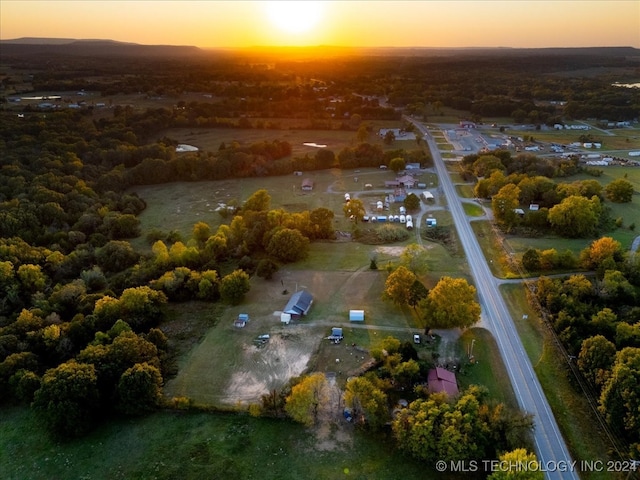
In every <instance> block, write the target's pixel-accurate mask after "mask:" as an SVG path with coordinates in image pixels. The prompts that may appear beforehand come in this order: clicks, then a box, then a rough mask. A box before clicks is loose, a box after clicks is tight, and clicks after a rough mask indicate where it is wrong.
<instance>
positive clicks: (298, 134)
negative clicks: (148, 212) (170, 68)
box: [159, 118, 419, 157]
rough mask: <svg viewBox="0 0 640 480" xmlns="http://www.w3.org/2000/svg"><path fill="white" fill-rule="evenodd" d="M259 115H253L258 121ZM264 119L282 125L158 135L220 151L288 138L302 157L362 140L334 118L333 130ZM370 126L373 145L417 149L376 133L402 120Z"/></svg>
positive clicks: (184, 130)
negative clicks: (236, 145) (272, 127)
mask: <svg viewBox="0 0 640 480" xmlns="http://www.w3.org/2000/svg"><path fill="white" fill-rule="evenodd" d="M257 120H260V119H251V121H257ZM264 121H265V122H274V123H277V124H278V125H280V128H279V129H260V128H252V129H234V128H202V129H197V128H172V129H170V130H165V131H164V132H162V134H161V135H160V137H159V138H162V137H164V136H166V137H169V138H172V139H174V140H176V141H178V143H186V144H189V145H194V146H196V147H198V148H199V149H200V150H205V151H210V152H215V151H218V149H219V147H220V145H221V144H222V143H224V144H225V145H227V146H230V145H231V144H233V143H234V142H236V143H238V144H239V145H242V146H247V145H251V144H254V143H259V142H264V141H273V140H276V139H277V140H280V141H284V142H288V143H289V144H290V145H291V149H292V155H293V156H295V157H303V156H305V155H307V154H308V155H309V156H314V155H315V154H316V153H317V151H318V150H319V149H320V148H326V149H328V150H331V151H333V153H335V154H336V155H337V154H338V153H339V152H340V151H341V150H342V149H343V148H345V147H354V146H356V145H357V144H358V143H359V142H358V139H357V136H356V132H355V131H353V130H339V129H338V126H339V123H340V122H337V121H336V122H335V125H334V127H335V129H334V130H310V129H306V128H303V127H304V125H305V124H307V123H308V121H306V120H294V119H284V118H283V119H280V118H276V119H264ZM367 124H368V125H370V126H371V133H370V134H369V137H368V138H367V140H366V141H367V142H368V143H370V144H372V145H378V146H379V147H381V148H382V149H383V150H394V149H398V148H404V149H407V150H414V149H417V148H419V146H418V144H417V143H416V142H415V141H408V140H395V141H394V142H393V143H391V144H389V145H387V144H385V143H384V142H383V139H382V138H381V137H380V136H378V135H377V132H378V130H379V129H381V128H400V127H401V126H402V124H401V122H400V121H399V120H398V121H368V122H367ZM305 143H307V144H315V145H326V147H317V146H309V145H305Z"/></svg>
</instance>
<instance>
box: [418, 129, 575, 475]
mask: <svg viewBox="0 0 640 480" xmlns="http://www.w3.org/2000/svg"><path fill="white" fill-rule="evenodd" d="M412 122H413V123H414V125H415V126H416V127H417V128H418V129H419V130H420V131H421V132H422V133H423V134H424V139H425V140H426V141H427V144H428V145H429V149H430V150H431V155H432V157H433V160H434V163H435V166H436V171H437V173H438V177H439V178H440V185H441V186H442V188H443V190H444V193H445V195H446V197H447V200H448V204H449V207H450V211H451V214H452V215H453V220H454V222H455V225H456V228H457V230H458V235H459V236H460V241H461V243H462V245H463V247H464V251H465V254H466V256H467V260H468V262H469V266H470V268H471V274H472V275H473V278H474V280H475V285H476V288H477V290H478V296H479V298H480V303H481V305H482V309H483V313H484V315H483V319H484V323H485V327H486V328H487V329H488V330H489V331H490V332H491V333H492V334H493V336H494V337H495V339H496V342H497V343H498V348H499V350H500V354H501V355H502V360H503V361H504V364H505V367H506V368H507V371H508V374H509V378H510V380H511V383H512V385H513V389H514V391H515V394H516V397H517V400H518V404H519V406H520V408H521V409H522V410H524V411H526V412H528V413H531V414H532V415H533V417H534V423H535V428H534V431H533V437H534V442H535V446H536V454H537V456H538V461H539V462H540V464H541V466H542V467H543V469H544V470H545V476H546V478H548V479H578V478H579V477H578V474H577V472H575V469H573V468H569V467H567V466H568V465H569V464H570V462H572V459H571V456H570V454H569V451H568V449H567V446H566V443H565V441H564V439H563V438H562V434H561V433H560V429H559V428H558V424H557V423H556V420H555V418H554V416H553V413H552V412H551V408H550V407H549V403H548V402H547V399H546V397H545V395H544V393H543V391H542V387H541V386H540V382H539V381H538V378H537V376H536V374H535V372H534V370H533V368H532V366H531V362H530V361H529V358H528V357H527V354H526V352H525V350H524V347H523V345H522V342H521V340H520V337H519V336H518V332H517V330H516V327H515V324H514V322H513V319H512V318H511V315H510V313H509V310H508V309H507V306H506V304H505V302H504V299H503V297H502V294H501V293H500V290H499V288H498V282H497V281H496V279H495V277H494V276H493V275H492V274H491V271H490V269H489V266H488V264H487V260H486V259H485V257H484V254H483V252H482V249H481V248H480V245H479V243H478V240H477V239H476V237H475V235H474V233H473V230H472V229H471V225H470V223H469V221H468V219H467V216H466V214H465V212H464V210H463V208H462V203H461V201H460V199H459V198H458V195H457V193H456V190H455V188H454V185H453V183H452V181H451V178H450V177H449V174H448V172H447V169H446V166H445V164H444V161H443V160H442V156H441V155H440V152H439V150H438V146H437V144H436V142H435V140H434V139H433V137H432V136H431V135H430V133H429V131H428V130H427V129H426V128H425V127H424V126H423V125H421V124H420V123H418V122H414V121H413V120H412Z"/></svg>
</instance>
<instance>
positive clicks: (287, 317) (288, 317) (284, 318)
mask: <svg viewBox="0 0 640 480" xmlns="http://www.w3.org/2000/svg"><path fill="white" fill-rule="evenodd" d="M280 321H281V322H282V323H284V324H285V325H289V322H290V321H291V314H290V313H284V312H282V313H281V314H280Z"/></svg>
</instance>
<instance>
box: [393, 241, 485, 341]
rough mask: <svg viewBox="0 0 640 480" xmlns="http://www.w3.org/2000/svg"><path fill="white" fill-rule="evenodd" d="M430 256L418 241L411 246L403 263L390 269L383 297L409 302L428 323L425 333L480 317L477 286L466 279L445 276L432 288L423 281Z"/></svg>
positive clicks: (463, 324)
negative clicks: (422, 274)
mask: <svg viewBox="0 0 640 480" xmlns="http://www.w3.org/2000/svg"><path fill="white" fill-rule="evenodd" d="M427 260H428V255H427V253H426V250H425V249H424V248H423V247H421V246H420V245H417V244H412V245H409V246H407V247H406V248H405V250H404V251H403V253H402V255H401V257H400V265H399V266H398V267H397V268H392V269H390V271H389V276H388V277H387V280H386V281H385V289H384V292H383V298H386V299H388V300H391V301H392V302H394V303H395V304H396V305H399V306H403V305H409V306H410V307H412V308H414V309H415V310H416V312H418V313H419V314H420V316H421V318H422V320H423V321H424V322H425V333H426V332H428V331H429V330H430V329H432V328H467V327H470V326H471V325H473V324H475V323H477V322H478V320H480V304H479V303H478V302H477V300H476V289H475V287H474V286H473V285H469V283H468V282H467V281H466V280H465V279H464V278H452V277H447V276H445V277H442V278H440V280H439V281H438V283H437V284H436V285H435V286H434V287H433V288H432V289H431V290H429V289H427V287H426V286H425V285H424V284H423V283H422V281H421V280H420V278H419V274H420V273H424V271H425V270H426V265H427Z"/></svg>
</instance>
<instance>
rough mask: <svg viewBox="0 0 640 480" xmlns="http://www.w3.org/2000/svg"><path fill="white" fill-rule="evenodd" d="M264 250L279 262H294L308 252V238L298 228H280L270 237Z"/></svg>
mask: <svg viewBox="0 0 640 480" xmlns="http://www.w3.org/2000/svg"><path fill="white" fill-rule="evenodd" d="M266 250H267V253H268V254H269V255H271V256H272V257H273V258H275V259H277V260H280V261H281V262H285V263H289V262H296V261H298V260H302V259H303V258H305V257H306V256H307V255H308V254H309V239H308V238H307V237H305V236H304V235H302V234H301V233H300V232H299V231H298V230H293V229H291V228H282V229H280V230H278V231H277V232H276V233H275V234H274V235H273V236H272V237H271V240H269V244H268V245H267V249H266Z"/></svg>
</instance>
